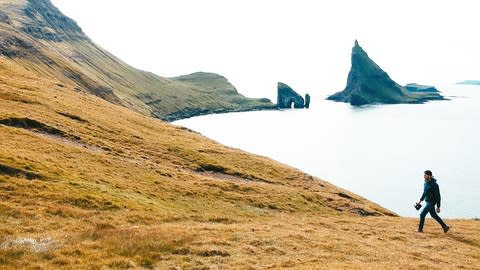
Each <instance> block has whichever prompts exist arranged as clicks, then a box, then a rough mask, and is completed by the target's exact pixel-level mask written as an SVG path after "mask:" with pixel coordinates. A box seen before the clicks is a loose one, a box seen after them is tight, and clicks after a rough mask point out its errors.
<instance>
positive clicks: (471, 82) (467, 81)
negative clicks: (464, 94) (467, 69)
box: [457, 80, 480, 85]
mask: <svg viewBox="0 0 480 270" xmlns="http://www.w3.org/2000/svg"><path fill="white" fill-rule="evenodd" d="M457 84H466V85H480V81H478V80H466V81H461V82H458V83H457Z"/></svg>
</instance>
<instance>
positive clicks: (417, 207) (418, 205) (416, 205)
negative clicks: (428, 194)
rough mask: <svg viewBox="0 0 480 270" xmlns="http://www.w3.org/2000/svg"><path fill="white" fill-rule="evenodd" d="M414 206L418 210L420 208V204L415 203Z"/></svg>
mask: <svg viewBox="0 0 480 270" xmlns="http://www.w3.org/2000/svg"><path fill="white" fill-rule="evenodd" d="M414 207H415V209H417V210H420V208H422V204H420V203H416V204H415V206H414Z"/></svg>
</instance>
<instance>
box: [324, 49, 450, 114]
mask: <svg viewBox="0 0 480 270" xmlns="http://www.w3.org/2000/svg"><path fill="white" fill-rule="evenodd" d="M442 98H443V97H442V96H440V95H438V94H437V95H430V96H426V95H420V94H414V93H410V92H409V91H407V89H406V88H405V87H403V86H401V85H399V84H398V83H396V82H395V81H393V80H392V79H391V78H390V76H388V74H387V73H386V72H385V71H383V69H382V68H380V67H379V66H378V65H377V64H376V63H375V62H374V61H373V60H372V59H370V57H368V54H367V53H366V52H365V51H364V50H363V48H362V47H360V45H359V44H358V41H357V40H355V45H354V46H353V48H352V67H351V69H350V72H349V73H348V78H347V86H346V87H345V89H344V90H343V91H341V92H338V93H336V94H334V95H332V96H330V97H328V99H330V100H335V101H341V102H349V103H350V104H352V105H357V106H359V105H365V104H372V103H375V104H382V103H388V104H392V103H419V102H423V101H425V100H428V99H442Z"/></svg>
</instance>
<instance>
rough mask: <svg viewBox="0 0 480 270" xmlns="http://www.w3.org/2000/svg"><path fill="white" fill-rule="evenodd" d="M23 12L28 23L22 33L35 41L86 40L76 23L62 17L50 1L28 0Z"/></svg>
mask: <svg viewBox="0 0 480 270" xmlns="http://www.w3.org/2000/svg"><path fill="white" fill-rule="evenodd" d="M27 2H28V4H27V6H26V7H25V9H24V10H23V12H24V14H25V16H26V17H27V18H28V21H27V22H26V23H24V25H23V26H22V28H21V29H22V30H23V32H25V33H27V34H29V35H30V36H33V37H34V38H36V39H41V40H48V41H55V42H61V41H78V40H88V37H87V36H86V35H85V34H84V33H83V31H82V29H81V28H80V27H79V26H78V25H77V23H76V22H75V21H74V20H72V19H70V18H68V17H67V16H65V15H63V14H62V13H61V12H60V10H58V9H57V8H56V7H55V6H54V5H53V4H52V2H51V1H50V0H28V1H27Z"/></svg>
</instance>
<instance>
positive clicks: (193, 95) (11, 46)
mask: <svg viewBox="0 0 480 270" xmlns="http://www.w3.org/2000/svg"><path fill="white" fill-rule="evenodd" d="M126 38H128V37H126ZM0 55H3V56H4V57H7V58H9V59H11V60H12V61H15V62H16V63H17V64H19V65H22V66H24V67H25V68H26V69H28V70H30V71H31V72H34V73H36V74H37V75H41V76H43V77H49V78H52V79H55V80H59V81H60V82H61V83H63V84H68V85H73V86H75V87H77V88H79V89H82V90H87V91H89V92H90V93H93V94H95V95H97V96H99V97H101V98H104V99H106V100H108V101H110V102H112V103H115V104H120V105H122V106H125V107H127V108H130V109H133V110H135V111H138V112H140V113H143V114H145V115H151V116H154V117H157V118H161V119H164V120H168V121H170V120H175V119H179V118H185V117H190V116H194V115H199V114H205V113H215V112H228V111H243V110H256V109H271V108H273V107H274V104H273V103H271V102H270V101H269V100H268V99H252V98H246V97H244V96H242V95H241V94H239V93H238V92H237V90H236V89H235V88H234V87H233V86H232V85H231V84H230V83H229V82H228V81H227V80H226V79H225V78H223V77H222V76H220V75H217V74H208V73H196V74H192V75H191V76H186V77H187V78H191V77H195V81H194V82H192V81H190V80H188V79H185V77H179V78H164V77H160V76H157V75H155V74H152V73H149V72H145V71H141V70H138V69H135V68H133V67H131V66H129V65H128V64H126V63H124V62H123V61H121V60H120V59H118V58H116V57H115V56H113V55H112V54H110V53H109V52H107V51H105V50H104V49H102V48H100V47H99V46H98V45H96V44H95V43H94V42H92V41H91V40H90V39H89V38H88V37H87V36H86V35H85V34H84V33H83V32H82V30H81V29H80V27H79V26H78V25H77V24H76V23H75V22H74V21H73V20H71V19H70V18H68V17H65V16H64V15H63V14H62V13H61V12H60V11H59V10H58V9H57V8H55V7H54V6H53V5H52V4H51V3H50V1H49V0H15V1H14V0H0ZM159 65H161V63H159ZM211 82H212V83H213V85H211V84H210V83H211Z"/></svg>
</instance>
